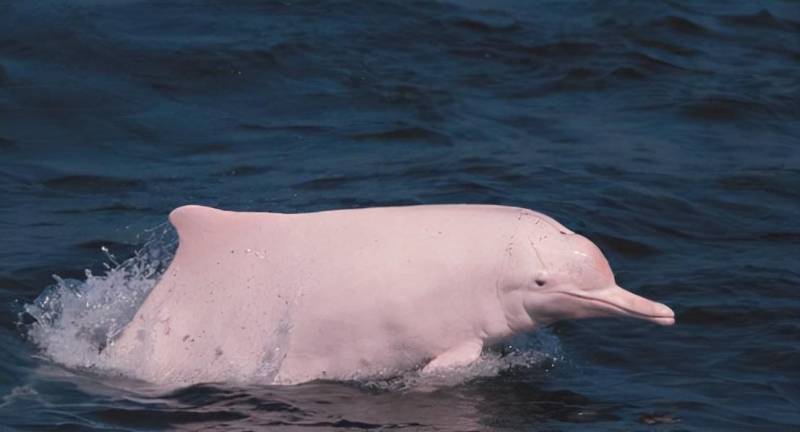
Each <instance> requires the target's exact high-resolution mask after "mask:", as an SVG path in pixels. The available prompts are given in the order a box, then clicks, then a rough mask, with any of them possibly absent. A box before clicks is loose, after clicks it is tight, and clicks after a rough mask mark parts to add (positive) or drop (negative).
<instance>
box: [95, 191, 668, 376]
mask: <svg viewBox="0 0 800 432" xmlns="http://www.w3.org/2000/svg"><path fill="white" fill-rule="evenodd" d="M169 219H170V222H171V223H172V224H173V225H174V226H175V228H176V229H177V232H178V238H179V244H178V249H177V251H176V253H175V256H174V258H173V260H172V262H171V263H170V264H169V266H168V268H167V269H166V271H165V272H164V274H163V275H162V276H161V279H160V280H159V281H158V283H157V284H156V286H155V287H154V288H153V289H152V291H151V292H150V293H149V294H148V296H147V298H146V299H145V301H144V302H143V304H142V305H141V306H140V308H139V310H138V311H137V313H136V314H135V316H134V318H133V319H132V321H131V322H130V323H129V324H128V325H127V326H126V327H125V328H124V329H123V330H122V331H121V333H120V334H119V335H118V336H117V337H116V339H114V340H113V341H112V342H111V343H110V344H109V345H108V346H107V347H106V348H105V350H104V352H103V355H104V356H108V357H109V358H110V359H112V360H114V362H115V363H116V364H118V365H125V366H124V367H122V366H120V367H121V368H123V369H125V368H127V371H128V372H129V373H130V374H133V375H134V376H135V377H137V378H140V379H143V380H145V381H149V382H152V383H157V384H166V385H174V386H182V385H190V384H196V383H203V382H229V381H240V382H241V381H245V382H266V383H270V384H296V383H302V382H306V381H311V380H316V379H334V380H349V379H357V378H360V377H375V376H387V375H392V374H394V375H396V374H398V373H401V372H403V371H406V370H412V369H414V368H421V369H422V373H431V372H437V371H442V370H447V369H450V368H454V367H461V366H466V365H469V364H471V363H472V362H474V361H475V360H476V359H478V357H479V356H480V354H481V351H482V350H483V349H484V347H486V346H488V345H492V344H495V343H498V342H501V341H503V340H505V339H508V338H509V337H511V336H512V335H514V334H517V333H521V332H528V331H531V330H534V329H536V328H538V327H542V326H545V325H548V324H550V323H553V322H555V321H558V320H564V319H580V318H590V317H630V318H638V319H642V320H646V321H650V322H653V323H656V324H660V325H671V324H673V323H674V321H675V319H674V314H673V312H672V310H671V309H670V308H669V307H667V306H665V305H663V304H660V303H656V302H653V301H651V300H648V299H646V298H643V297H640V296H638V295H636V294H633V293H631V292H629V291H626V290H625V289H623V288H621V287H619V286H617V284H616V282H615V280H614V274H613V273H612V271H611V269H610V267H609V264H608V261H607V260H606V258H605V257H604V256H603V254H602V252H601V251H600V250H599V249H598V248H597V246H595V245H594V244H593V243H592V242H591V241H589V240H588V239H586V238H585V237H583V236H581V235H580V234H576V233H574V232H572V231H570V230H569V229H567V228H566V227H564V226H563V225H561V224H560V223H558V222H557V221H556V220H554V219H553V218H551V217H549V216H546V215H544V214H541V213H537V212H534V211H531V210H527V209H523V208H516V207H506V206H495V205H467V204H463V205H421V206H407V207H377V208H366V209H354V210H332V211H322V212H316V213H302V214H281V213H258V212H232V211H223V210H218V209H214V208H210V207H202V206H197V205H188V206H183V207H179V208H177V209H175V210H174V211H172V213H171V214H170V217H169Z"/></svg>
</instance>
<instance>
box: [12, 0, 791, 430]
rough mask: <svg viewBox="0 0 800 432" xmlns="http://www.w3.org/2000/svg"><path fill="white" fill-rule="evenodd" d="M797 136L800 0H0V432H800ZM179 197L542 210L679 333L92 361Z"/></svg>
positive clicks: (630, 330)
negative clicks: (355, 366)
mask: <svg viewBox="0 0 800 432" xmlns="http://www.w3.org/2000/svg"><path fill="white" fill-rule="evenodd" d="M799 147H800V3H798V2H796V1H736V2H734V1H727V0H726V1H703V2H700V1H688V0H686V1H682V0H669V1H666V0H664V1H616V0H615V1H609V0H603V1H578V0H572V1H568V0H565V1H521V0H520V1H517V0H502V1H471V0H463V1H442V2H433V1H430V2H419V1H364V2H360V1H319V2H306V1H283V2H278V1H243V0H233V1H199V0H192V1H176V0H173V1H162V2H150V1H136V0H128V1H121V0H117V1H94V0H63V1H61V0H57V1H54V0H37V1H21V0H0V347H2V348H0V352H1V353H2V356H0V429H1V430H20V431H101V430H102V431H143V430H148V431H150V430H152V431H160V430H219V431H245V430H262V429H263V430H363V429H373V428H374V429H385V430H426V431H434V430H441V431H468V430H474V431H606V430H607V431H792V430H795V431H796V430H800V153H799V151H798V148H799ZM188 203H196V204H205V205H212V206H217V207H222V208H225V209H231V210H250V211H278V212H308V211H316V210H324V209H339V208H360V207H369V206H388V205H407V204H433V203H493V204H504V205H513V206H521V207H527V208H531V209H535V210H539V211H542V212H544V213H547V214H549V215H551V216H553V217H555V218H556V219H558V220H559V221H561V222H562V223H564V224H565V225H566V226H568V227H570V228H572V229H574V230H576V231H578V232H580V233H582V234H584V235H586V236H587V237H589V238H590V239H592V240H594V241H595V242H596V243H597V244H598V245H600V247H601V248H602V249H603V250H604V251H605V253H606V254H607V256H608V257H609V260H610V262H611V264H612V267H613V268H614V269H615V272H616V274H617V280H618V282H619V283H620V285H622V286H625V287H626V288H628V289H630V290H631V291H634V292H636V293H638V294H641V295H644V296H646V297H649V298H652V299H654V300H657V301H660V302H664V303H666V304H668V305H670V306H671V307H672V308H673V309H674V310H675V312H676V314H677V324H676V325H675V326H673V327H659V326H656V325H653V324H648V323H644V322H640V321H633V320H624V319H609V320H601V319H593V320H586V321H570V322H560V323H557V324H555V325H553V326H551V327H549V328H547V329H543V330H541V331H539V332H537V333H534V334H530V335H524V336H522V337H520V338H518V339H516V340H514V341H510V342H509V343H508V344H506V345H503V346H499V347H494V348H493V349H491V350H489V351H488V352H486V353H485V354H484V356H483V358H482V359H481V361H480V362H479V365H478V366H477V367H476V368H474V369H473V370H470V371H467V372H465V373H464V374H462V376H458V377H450V378H449V379H447V380H444V381H445V382H426V381H425V379H424V377H421V376H419V375H415V374H414V373H413V372H410V373H409V374H405V375H401V376H398V377H397V378H395V379H390V380H383V381H380V380H372V381H369V380H363V381H354V382H314V383H309V384H304V385H298V386H285V387H280V386H270V385H256V384H248V383H241V382H239V383H229V384H220V383H217V384H207V385H198V386H193V387H188V388H181V389H169V390H166V389H159V388H156V387H154V386H149V385H146V384H143V383H139V382H132V381H131V380H128V379H127V378H125V377H122V376H114V375H109V374H106V373H102V372H101V371H99V370H98V369H97V368H96V367H95V366H96V365H95V363H94V361H95V357H96V354H97V353H96V347H97V346H96V345H92V344H93V343H95V344H96V342H97V341H98V340H102V339H103V338H104V337H105V336H106V335H107V334H108V332H109V331H110V329H112V328H117V327H119V326H121V325H124V322H125V320H127V319H130V316H131V315H132V314H133V313H134V312H135V310H136V306H137V304H138V303H137V302H139V301H141V299H142V298H143V296H144V295H146V293H147V290H148V289H149V288H150V287H152V285H153V284H154V283H155V280H157V278H158V275H159V272H160V271H161V270H163V268H164V266H165V265H166V264H168V263H169V258H170V256H171V253H172V252H173V251H174V246H175V235H174V233H173V232H172V231H171V229H170V227H169V225H168V224H167V222H166V216H167V214H168V213H169V212H170V210H172V209H173V208H175V207H177V206H179V205H183V204H188ZM53 275H55V277H54V276H53ZM221 325H224V323H223V324H221ZM231 337H235V333H233V334H232V335H231ZM92 347H95V351H94V352H93V351H92Z"/></svg>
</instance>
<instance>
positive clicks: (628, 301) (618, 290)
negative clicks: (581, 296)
mask: <svg viewBox="0 0 800 432" xmlns="http://www.w3.org/2000/svg"><path fill="white" fill-rule="evenodd" d="M597 300H599V301H602V302H603V303H606V304H607V305H608V306H610V307H611V308H612V309H616V311H617V312H618V313H622V315H626V316H629V317H632V318H640V319H644V320H648V321H652V322H654V323H656V324H661V325H672V324H675V312H673V311H672V309H670V308H669V306H667V305H665V304H662V303H658V302H654V301H652V300H649V299H646V298H644V297H642V296H639V295H636V294H634V293H632V292H630V291H628V290H626V289H624V288H622V287H620V286H616V285H615V286H612V287H610V288H608V289H606V290H604V292H602V294H601V296H600V297H599V298H598V299H597Z"/></svg>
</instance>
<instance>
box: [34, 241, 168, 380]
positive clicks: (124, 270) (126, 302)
mask: <svg viewBox="0 0 800 432" xmlns="http://www.w3.org/2000/svg"><path fill="white" fill-rule="evenodd" d="M144 236H145V238H146V239H147V240H146V242H145V244H144V246H143V247H142V248H141V249H140V250H138V251H137V252H136V253H135V254H134V256H132V257H130V258H128V259H126V260H125V261H122V262H118V261H117V259H116V257H115V256H114V255H112V254H111V253H110V252H109V251H108V249H106V248H105V247H104V248H102V250H103V252H105V253H106V256H107V258H108V260H109V262H110V263H107V264H105V267H106V272H105V274H103V275H99V276H98V275H94V274H92V272H91V271H89V270H86V280H84V281H80V280H77V279H63V278H61V277H59V276H57V275H53V278H54V279H55V280H56V283H55V284H54V285H52V286H49V287H47V288H46V289H45V290H44V291H43V292H42V294H40V295H39V297H38V298H37V299H36V300H35V301H34V302H33V304H29V305H26V306H25V312H27V313H28V314H29V315H30V316H31V317H33V318H34V319H35V320H36V321H35V322H34V323H33V324H31V325H29V326H28V329H27V333H28V337H29V338H30V339H31V340H32V341H33V342H34V343H35V344H36V345H37V346H38V347H39V349H40V350H41V353H42V354H43V355H44V356H45V357H47V358H49V359H50V360H52V361H54V362H56V363H59V364H61V365H64V366H66V367H68V368H73V369H89V370H92V371H104V370H107V371H113V370H117V369H118V367H117V365H115V364H114V363H113V360H112V359H109V358H108V356H103V355H102V354H101V351H102V349H103V348H104V347H105V346H106V345H107V344H108V343H109V342H110V341H111V340H112V339H113V338H114V337H115V336H117V334H119V332H120V331H122V329H123V328H124V327H125V325H126V324H127V323H128V322H129V321H130V320H131V319H132V318H133V316H134V314H135V313H136V311H137V310H138V308H139V306H140V305H141V304H142V302H143V301H144V299H145V297H146V296H147V293H148V292H150V290H151V289H152V288H153V286H155V284H156V282H157V281H158V277H159V276H160V275H161V273H162V272H163V270H164V268H165V267H166V265H167V264H168V263H169V261H170V259H171V258H172V254H173V249H174V245H175V236H174V233H172V231H171V230H170V229H169V228H168V227H167V226H166V225H161V226H159V227H157V228H155V229H153V230H149V231H147V232H145V234H144Z"/></svg>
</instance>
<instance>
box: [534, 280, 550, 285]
mask: <svg viewBox="0 0 800 432" xmlns="http://www.w3.org/2000/svg"><path fill="white" fill-rule="evenodd" d="M534 282H536V285H539V286H544V284H545V283H547V282H546V281H545V280H544V279H542V278H536V279H534Z"/></svg>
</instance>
